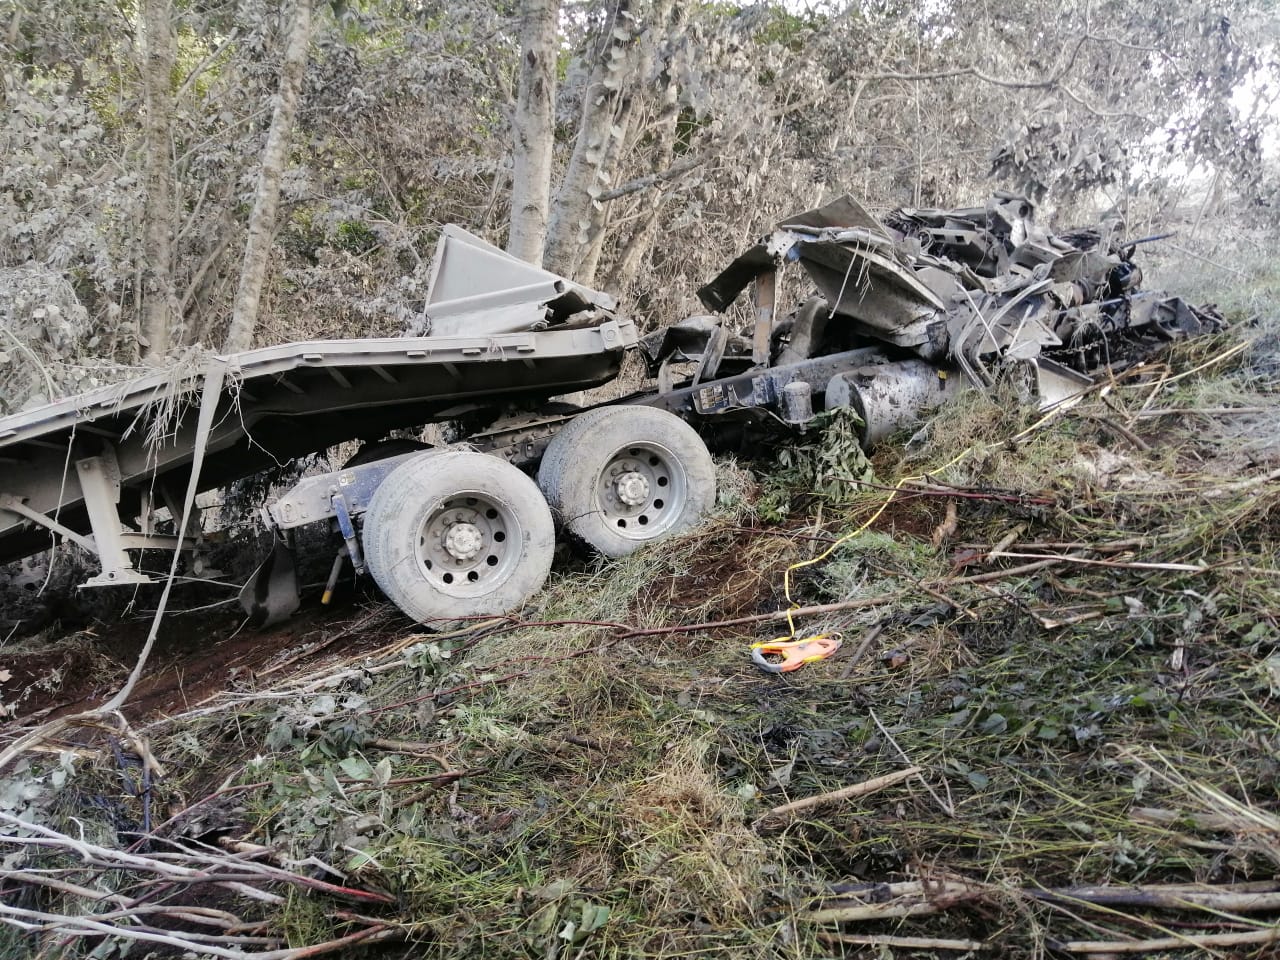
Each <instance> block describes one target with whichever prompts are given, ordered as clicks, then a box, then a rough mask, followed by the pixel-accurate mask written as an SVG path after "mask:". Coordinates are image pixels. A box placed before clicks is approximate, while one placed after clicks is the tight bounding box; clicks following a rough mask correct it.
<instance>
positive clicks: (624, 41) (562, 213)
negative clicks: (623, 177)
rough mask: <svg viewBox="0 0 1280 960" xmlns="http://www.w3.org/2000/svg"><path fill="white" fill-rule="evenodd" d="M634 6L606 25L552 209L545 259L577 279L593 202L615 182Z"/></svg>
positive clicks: (621, 1) (625, 2)
mask: <svg viewBox="0 0 1280 960" xmlns="http://www.w3.org/2000/svg"><path fill="white" fill-rule="evenodd" d="M633 6H634V4H633V3H632V2H631V0H618V5H617V7H616V9H615V12H614V15H613V16H612V17H611V18H610V19H609V21H608V22H606V23H605V25H604V27H603V31H604V32H603V36H602V37H601V40H600V42H599V43H598V44H597V45H596V48H595V50H594V62H593V63H592V66H591V74H590V77H589V79H588V80H587V88H586V89H585V90H584V91H583V92H582V114H581V116H580V118H579V120H578V135H577V137H576V138H575V140H574V143H573V153H572V154H571V155H570V157H569V167H568V169H567V170H566V171H565V174H564V179H563V180H562V181H561V182H560V188H559V189H558V190H557V191H556V200H555V205H554V207H553V209H552V211H551V221H550V224H549V225H548V229H547V249H546V253H545V255H544V256H543V263H544V265H545V266H546V268H547V269H548V270H551V271H554V272H555V273H559V274H561V275H563V276H566V277H569V278H571V279H579V278H578V268H579V266H580V265H581V263H582V259H583V256H584V255H585V254H586V252H587V248H588V244H589V243H590V239H591V227H592V222H593V219H594V217H593V216H592V214H593V203H594V200H595V197H596V196H598V195H599V194H600V193H601V192H603V190H604V188H606V187H608V186H609V185H610V184H609V180H610V179H611V175H612V170H613V160H614V159H615V158H616V156H617V144H615V143H614V142H613V140H614V134H615V133H616V130H615V127H616V126H617V119H618V115H619V112H620V110H621V108H623V106H624V104H625V103H626V102H627V97H628V96H629V94H630V92H631V91H629V90H628V89H627V88H628V87H629V86H630V80H631V77H630V76H629V75H630V73H631V72H632V66H633V56H634V52H635V46H636V45H635V43H634V31H635V30H636V27H635V25H634V21H633V20H632V19H631V16H630V14H631V12H632V8H633Z"/></svg>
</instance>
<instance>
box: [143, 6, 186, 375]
mask: <svg viewBox="0 0 1280 960" xmlns="http://www.w3.org/2000/svg"><path fill="white" fill-rule="evenodd" d="M142 37H143V62H142V87H143V96H144V100H143V112H144V116H143V127H142V144H143V150H144V155H143V162H142V168H143V176H145V177H146V193H145V200H144V210H143V220H144V222H143V229H142V248H143V249H142V255H143V265H142V284H141V288H142V303H141V305H140V306H141V322H142V328H141V333H142V337H141V341H140V342H141V344H142V355H143V356H144V357H145V358H147V359H149V360H153V361H159V360H163V359H164V357H165V354H167V353H168V351H169V345H170V343H169V341H170V338H171V337H172V333H173V323H174V318H175V317H176V316H177V296H176V294H175V293H174V287H173V224H174V201H173V194H174V189H173V186H174V185H173V127H172V122H171V116H172V113H173V86H172V82H173V81H172V78H173V65H174V62H175V61H176V60H177V56H178V39H177V35H176V34H175V33H174V30H173V4H172V0H145V2H144V4H143V7H142Z"/></svg>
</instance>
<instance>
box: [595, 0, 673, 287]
mask: <svg viewBox="0 0 1280 960" xmlns="http://www.w3.org/2000/svg"><path fill="white" fill-rule="evenodd" d="M679 20H680V17H679V10H677V11H676V16H675V18H673V20H672V22H671V25H670V26H671V30H672V32H673V33H674V32H675V31H677V30H678V29H679V27H680V23H679ZM679 119H680V102H679V88H678V84H677V83H676V76H675V70H674V68H673V66H672V64H671V63H670V62H667V64H666V69H664V70H663V72H662V95H661V98H660V101H659V106H658V110H657V115H656V116H655V117H654V120H653V123H652V125H651V126H652V129H653V131H654V133H653V140H654V142H653V145H652V147H651V149H650V150H649V151H648V152H649V155H650V156H651V157H652V163H651V169H652V171H653V173H655V174H656V173H661V172H662V171H664V170H666V169H667V168H668V167H669V166H671V162H672V160H673V159H675V146H676V124H677V123H678V122H679ZM666 197H667V191H666V190H665V189H660V190H658V191H657V192H655V193H654V194H653V195H652V196H649V195H645V196H642V197H641V199H640V204H641V205H642V206H643V208H644V209H643V213H641V214H640V218H639V222H638V223H637V224H636V225H635V226H634V227H633V228H632V230H631V233H630V235H629V236H628V237H627V240H626V242H624V243H622V244H621V253H620V254H619V255H618V259H617V260H616V261H614V264H613V269H612V270H611V271H610V272H609V276H608V278H607V279H606V280H605V282H604V289H605V291H606V292H608V293H610V294H612V295H613V296H615V297H622V296H623V295H624V294H625V293H626V290H627V288H628V287H630V286H631V284H632V282H634V280H635V278H636V277H637V276H638V275H639V273H640V267H641V265H642V264H643V263H644V261H645V259H646V258H647V257H648V256H649V250H650V249H651V248H652V247H653V241H654V238H655V237H656V236H657V233H658V215H659V213H660V212H661V210H662V202H663V200H665V199H666Z"/></svg>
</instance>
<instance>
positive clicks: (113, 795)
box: [0, 322, 1280, 958]
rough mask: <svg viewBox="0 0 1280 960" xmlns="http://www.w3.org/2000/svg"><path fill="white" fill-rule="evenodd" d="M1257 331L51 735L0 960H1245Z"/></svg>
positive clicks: (1262, 506) (1272, 523)
mask: <svg viewBox="0 0 1280 960" xmlns="http://www.w3.org/2000/svg"><path fill="white" fill-rule="evenodd" d="M1267 329H1268V328H1266V327H1263V328H1261V329H1254V328H1250V327H1249V326H1248V325H1247V324H1244V323H1241V322H1237V323H1236V324H1235V326H1233V327H1232V329H1231V330H1230V331H1229V332H1228V333H1227V334H1224V335H1222V336H1220V337H1218V338H1208V339H1201V340H1197V341H1192V342H1188V343H1185V344H1182V345H1179V346H1178V347H1176V348H1175V349H1174V350H1173V351H1172V352H1171V353H1170V354H1168V355H1167V356H1166V357H1165V358H1163V360H1161V361H1159V362H1154V363H1149V364H1147V365H1145V366H1143V367H1141V368H1137V369H1134V370H1130V371H1128V372H1126V373H1125V374H1123V375H1120V376H1118V377H1117V378H1116V379H1115V380H1113V381H1112V382H1110V383H1108V384H1106V385H1105V386H1103V387H1101V388H1100V389H1096V390H1094V391H1092V392H1091V393H1090V394H1088V395H1087V396H1086V398H1085V399H1084V400H1083V402H1081V403H1080V404H1078V405H1076V406H1074V407H1072V408H1069V409H1059V410H1057V411H1055V412H1053V413H1051V414H1048V415H1045V414H1041V413H1038V412H1036V411H1034V410H1033V409H1030V408H1028V407H1025V406H1022V405H1019V404H1017V403H1016V402H1013V401H1012V399H1011V398H1008V397H1006V398H998V399H990V398H986V397H982V396H979V395H978V394H976V393H975V394H972V395H970V396H968V397H966V398H964V399H963V400H961V401H959V402H957V403H955V404H954V405H952V406H950V407H949V408H947V409H946V410H944V411H943V412H941V413H940V414H939V415H938V416H937V417H936V418H935V419H934V420H933V421H932V423H931V424H930V425H929V427H928V429H927V431H926V432H925V433H924V434H922V435H920V436H918V437H916V438H914V439H913V440H911V441H910V442H903V443H894V444H888V445H886V446H884V447H883V448H881V450H880V451H879V452H878V453H877V454H876V455H875V456H874V457H873V459H872V462H871V466H872V467H873V469H874V475H873V476H872V477H868V476H867V475H866V474H865V473H864V471H863V468H862V467H861V465H859V464H856V463H855V464H853V465H852V466H851V467H849V469H848V470H847V471H846V475H845V476H844V477H842V478H837V479H842V480H843V481H844V482H842V483H837V482H832V477H831V465H832V464H833V463H840V462H844V461H845V458H844V457H841V456H835V455H834V453H833V451H835V452H839V451H843V452H844V453H849V452H850V451H849V449H848V447H847V437H846V434H844V433H843V432H842V431H841V429H840V424H839V423H837V424H835V425H834V428H833V429H831V430H829V431H828V433H827V434H826V435H825V437H819V436H815V437H814V438H813V439H812V443H811V444H810V445H809V446H808V447H805V448H803V449H802V455H799V456H796V455H792V456H790V457H789V459H788V461H787V463H786V464H784V465H779V464H775V465H773V466H772V467H770V468H769V469H759V470H758V471H757V473H758V475H757V476H752V475H751V474H749V473H748V472H747V471H746V470H745V469H744V468H743V467H742V466H740V465H735V464H725V465H724V466H723V474H724V476H723V478H722V483H721V487H722V501H723V502H722V504H721V510H720V512H719V513H718V514H717V516H716V517H715V518H714V519H712V520H711V521H709V522H708V523H706V524H705V525H704V526H703V527H702V528H700V529H699V530H698V531H697V532H695V533H694V534H692V535H688V536H685V537H682V538H680V539H678V540H676V541H674V542H673V541H666V542H664V543H662V544H661V545H659V546H657V547H655V548H651V549H649V550H647V551H645V552H643V553H641V554H638V555H634V556H631V557H629V558H626V559H623V560H618V561H610V562H607V563H591V564H582V563H579V564H578V565H576V566H572V565H571V567H570V568H569V569H562V572H561V573H560V574H559V575H558V576H557V577H556V578H555V579H554V580H553V581H552V583H551V584H550V585H549V587H548V588H547V589H546V590H544V591H543V593H542V594H541V595H540V596H539V597H538V598H537V600H536V601H535V602H534V603H533V604H532V605H531V606H530V607H528V608H527V609H525V610H524V611H523V612H522V615H521V616H520V617H519V618H518V619H516V618H503V619H499V620H489V621H483V622H477V623H475V624H473V625H471V626H469V627H467V628H464V629H461V630H457V631H454V632H452V633H447V634H426V633H421V632H419V628H417V627H416V626H413V625H410V624H409V623H408V622H407V621H405V620H403V619H400V618H398V617H397V616H396V615H394V614H393V613H392V612H390V610H389V609H388V608H385V607H370V608H367V609H360V610H352V611H350V612H349V613H348V614H347V616H346V619H345V621H344V622H342V623H337V624H333V623H330V624H326V625H324V626H321V627H319V628H317V629H316V630H315V631H314V634H313V636H312V637H310V638H307V639H308V643H307V644H303V647H304V648H305V647H306V646H308V644H310V645H314V646H317V647H318V646H322V645H323V646H324V648H325V650H326V651H327V653H328V655H329V659H327V660H326V659H316V658H312V659H310V660H309V661H308V664H307V667H306V668H305V670H304V671H302V672H296V671H295V672H294V673H293V674H292V675H289V673H290V671H289V670H288V669H284V668H283V666H287V664H288V662H289V661H290V660H291V659H292V660H293V661H297V659H298V652H297V650H296V649H290V650H289V651H285V652H282V653H281V654H280V655H279V657H278V659H277V661H276V662H274V663H268V664H264V665H262V666H261V667H260V668H259V669H257V670H256V672H255V673H253V674H247V675H238V676H237V677H235V678H234V684H233V686H232V687H231V688H230V689H227V690H226V691H224V692H223V693H221V694H219V695H217V696H214V697H211V698H209V699H207V700H205V701H203V702H191V703H189V704H188V705H187V706H186V707H184V708H183V709H182V710H180V711H178V712H174V713H172V714H169V715H152V716H149V717H141V716H137V715H136V714H135V713H133V712H131V711H129V709H128V708H126V711H125V713H126V715H127V716H128V718H129V721H130V723H129V724H126V723H125V721H124V718H123V717H120V718H118V719H117V720H116V721H115V722H114V723H108V724H105V725H102V726H95V727H93V728H83V727H74V726H73V727H67V728H63V729H51V730H48V729H47V730H46V735H45V736H44V737H43V738H42V739H41V740H40V741H39V742H38V744H35V746H38V747H39V751H38V752H37V751H27V752H25V753H23V754H22V755H21V756H19V757H16V758H12V759H13V760H14V765H12V766H11V767H10V768H9V771H8V773H9V774H10V776H9V778H8V779H7V780H6V781H5V786H4V790H3V793H2V794H0V818H3V819H4V820H5V821H6V822H5V830H6V833H12V834H13V837H12V839H8V840H6V841H4V850H5V853H6V859H5V861H4V865H3V873H2V874H0V878H2V879H0V883H2V884H3V889H4V897H3V902H2V903H0V913H2V914H3V919H4V920H5V921H6V923H7V924H8V926H6V927H5V928H3V933H2V934H0V938H3V939H0V943H2V944H3V948H4V955H5V956H13V957H26V956H33V955H34V956H43V957H56V956H75V955H87V954H89V953H90V952H91V951H92V952H93V953H94V955H95V956H101V957H106V956H113V955H119V952H120V950H122V949H123V946H122V945H123V944H125V943H127V942H129V941H131V940H132V941H134V942H135V944H136V951H135V955H137V951H140V950H145V949H167V948H166V947H165V945H166V944H168V945H170V946H171V947H174V948H176V947H178V946H180V947H182V948H184V949H188V950H193V951H195V952H197V953H200V952H203V953H206V954H209V955H221V956H239V955H241V953H237V952H236V951H243V952H244V953H247V954H254V953H255V952H256V953H257V955H264V956H274V957H289V956H302V955H304V954H303V951H304V950H310V951H313V952H314V951H315V950H317V949H333V950H338V949H341V950H344V951H349V954H350V955H352V956H355V955H368V956H375V955H386V956H410V955H411V956H426V957H441V958H444V957H473V956H487V957H506V956H511V957H528V956H538V957H561V958H576V957H586V956H618V957H621V956H675V955H691V954H694V953H698V954H705V955H719V956H734V957H739V956H742V957H774V956H781V957H787V956H794V957H801V956H814V955H838V954H840V953H841V952H842V951H843V952H845V953H846V954H848V955H859V952H860V951H863V950H869V949H870V947H868V946H867V944H873V943H879V944H881V945H882V947H884V948H886V949H902V950H904V951H909V950H911V949H912V948H913V947H914V948H917V949H920V950H924V951H934V952H935V953H937V952H938V951H943V952H945V951H948V950H969V949H972V950H978V949H980V948H982V947H983V946H986V947H988V948H990V949H992V950H999V951H1000V952H1001V954H1002V955H1009V956H1033V955H1040V954H1041V953H1042V952H1043V949H1044V947H1045V945H1046V944H1054V945H1056V946H1057V947H1058V948H1060V949H1062V950H1065V951H1070V952H1075V953H1089V952H1093V953H1099V952H1118V951H1123V952H1133V951H1135V950H1137V951H1141V952H1145V953H1146V954H1148V955H1153V954H1159V953H1161V952H1162V951H1169V952H1171V953H1172V952H1175V951H1178V950H1181V949H1182V948H1186V947H1198V948H1199V949H1200V950H1202V951H1204V952H1207V953H1217V954H1220V955H1231V956H1248V955H1260V952H1261V951H1265V950H1266V949H1268V947H1267V944H1268V943H1271V944H1274V938H1275V935H1276V926H1275V924H1276V916H1277V914H1278V913H1280V892H1278V891H1280V884H1277V883H1276V877H1277V876H1278V875H1280V808H1278V807H1277V804H1276V800H1275V798H1276V796H1277V792H1278V788H1280V761H1277V759H1276V758H1277V756H1280V721H1277V719H1276V716H1277V711H1276V698H1277V697H1280V643H1278V640H1277V638H1278V636H1280V624H1277V621H1276V611H1277V610H1280V580H1278V579H1277V577H1278V575H1277V570H1278V569H1280V558H1278V557H1277V554H1278V553H1280V525H1278V523H1277V519H1278V518H1280V486H1278V485H1277V477H1280V443H1278V442H1277V440H1276V439H1275V436H1276V429H1275V427H1276V424H1277V423H1278V422H1280V402H1277V397H1276V395H1275V393H1274V384H1273V382H1272V377H1273V375H1272V373H1271V372H1270V371H1272V370H1273V369H1274V366H1273V365H1274V362H1275V360H1274V354H1273V351H1272V346H1271V341H1270V340H1269V339H1268V336H1269V335H1268V333H1267ZM842 438H845V439H842ZM902 439H903V440H904V441H906V439H907V438H905V437H904V438H902ZM833 445H834V446H833ZM846 466H848V464H847V463H846ZM818 488H820V489H821V490H822V493H821V494H815V493H814V492H813V491H814V490H815V489H818ZM562 566H563V565H562ZM788 608H796V609H797V610H798V611H799V612H797V613H795V615H794V624H795V629H796V630H797V632H798V634H799V635H801V636H808V635H814V634H820V633H830V632H837V633H839V634H840V635H841V636H842V637H843V646H842V648H841V649H840V651H839V652H838V653H837V654H836V655H835V656H834V657H833V658H831V659H829V660H826V661H823V662H818V663H813V664H809V665H807V666H806V667H804V668H802V669H801V670H799V671H797V672H795V673H789V674H782V675H771V674H766V673H764V672H761V671H759V670H757V669H756V668H755V666H753V665H752V663H751V660H750V658H749V657H748V655H747V652H748V648H749V646H750V644H751V643H752V642H755V641H757V640H761V639H769V638H772V637H776V636H779V635H786V634H787V632H788V620H787V616H786V613H785V612H786V611H787V610H788ZM353 638H359V640H360V643H361V647H360V649H359V650H358V651H353V652H351V653H350V654H346V653H344V648H345V646H346V645H347V644H348V643H350V642H352V640H353ZM371 641H376V647H375V648H374V649H372V650H371V649H370V645H371ZM282 665H283V666H282ZM294 666H295V667H296V662H295V664H294ZM0 667H3V663H0ZM6 693H8V689H7V688H6ZM15 732H20V731H15ZM913 767H919V768H920V772H919V774H918V775H914V776H909V777H905V778H904V777H902V776H894V775H895V774H901V773H903V772H905V771H908V770H910V769H911V768H913ZM881 778H886V779H881ZM857 784H868V788H867V792H865V793H862V794H861V795H858V792H857V791H852V792H851V793H852V794H853V795H846V796H844V797H843V798H841V797H827V796H826V795H827V794H828V793H830V792H832V791H836V790H839V789H841V788H847V787H849V786H852V785H857ZM877 787H878V789H876V788H877ZM848 793H850V791H846V794H848ZM815 797H816V798H820V799H819V800H818V801H817V802H813V803H810V804H800V805H798V806H794V807H792V808H791V809H789V810H781V811H780V810H779V809H778V808H780V807H783V806H785V805H787V804H789V803H792V802H794V801H804V800H808V799H810V798H815ZM19 820H22V821H26V825H20V824H19ZM93 914H98V916H97V917H93V916H92V915H93ZM22 927H25V928H26V929H25V931H24V930H23V929H21V928H22ZM107 934H110V935H109V936H107ZM201 938H203V939H201ZM108 944H115V945H116V950H117V952H116V953H113V952H112V949H113V948H112V947H111V946H108ZM357 945H360V949H359V950H358V951H357ZM95 947H96V949H95ZM306 955H312V953H307V954H306ZM343 955H348V954H347V953H344V954H343ZM939 955H942V954H939ZM1183 955H1186V954H1185V952H1184V953H1183Z"/></svg>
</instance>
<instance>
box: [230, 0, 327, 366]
mask: <svg viewBox="0 0 1280 960" xmlns="http://www.w3.org/2000/svg"><path fill="white" fill-rule="evenodd" d="M312 3H313V0H295V3H294V10H293V26H292V28H291V29H290V31H289V43H288V46H287V47H286V48H285V54H284V62H283V63H282V64H281V66H280V89H279V91H278V92H277V93H276V98H275V108H274V110H273V112H272V115H271V129H270V130H269V131H268V132H267V145H266V147H265V148H264V149H263V151H262V168H261V170H260V171H259V174H258V188H257V191H256V193H255V195H254V200H253V211H252V212H251V213H250V214H249V234H248V239H247V241H246V243H245V250H244V262H243V265H242V266H241V268H240V284H239V287H238V288H237V290H236V299H235V306H234V308H233V309H232V314H231V327H230V329H229V330H228V332H227V341H226V351H227V352H228V353H235V352H238V351H241V350H248V349H249V347H251V346H252V345H253V336H254V332H255V331H256V329H257V325H258V307H259V304H260V302H261V300H262V286H263V283H264V281H265V280H266V276H267V266H268V264H269V262H270V259H271V247H272V242H273V240H274V238H275V232H276V215H277V209H278V207H279V204H280V179H281V177H282V176H283V174H284V168H285V164H286V162H287V160H288V150H289V140H290V138H291V137H292V134H293V119H294V114H295V112H296V110H297V105H298V96H299V94H300V92H301V90H302V79H303V76H304V74H305V73H306V68H307V50H308V47H309V46H310V43H311V16H312Z"/></svg>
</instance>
